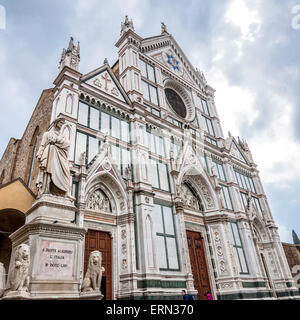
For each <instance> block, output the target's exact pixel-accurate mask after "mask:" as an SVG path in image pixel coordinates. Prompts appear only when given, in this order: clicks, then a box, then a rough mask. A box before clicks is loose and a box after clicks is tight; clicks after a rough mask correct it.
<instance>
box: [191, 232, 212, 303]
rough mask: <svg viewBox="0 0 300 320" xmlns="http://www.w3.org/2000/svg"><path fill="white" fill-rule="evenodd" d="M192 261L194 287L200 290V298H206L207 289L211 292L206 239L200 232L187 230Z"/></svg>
mask: <svg viewBox="0 0 300 320" xmlns="http://www.w3.org/2000/svg"><path fill="white" fill-rule="evenodd" d="M186 234H187V241H188V246H189V253H190V261H191V266H192V273H193V277H194V287H195V289H196V290H198V299H199V300H206V296H205V294H206V293H207V291H209V292H210V293H211V288H210V284H209V277H208V270H207V263H206V258H205V252H204V241H203V238H202V236H201V234H200V233H199V232H193V231H188V230H187V231H186Z"/></svg>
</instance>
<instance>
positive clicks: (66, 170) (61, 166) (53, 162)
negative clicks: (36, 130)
mask: <svg viewBox="0 0 300 320" xmlns="http://www.w3.org/2000/svg"><path fill="white" fill-rule="evenodd" d="M64 123H65V120H64V119H63V118H58V119H56V120H54V121H53V123H52V124H51V126H50V127H49V130H48V131H47V132H45V133H44V135H43V138H42V142H41V146H40V148H39V150H38V153H37V159H38V161H39V173H38V178H37V182H36V185H37V189H38V197H40V196H41V195H42V194H49V193H50V194H54V195H61V196H70V167H69V160H68V152H69V148H70V141H69V137H67V136H66V135H65V134H64V133H63V130H62V129H63V125H64Z"/></svg>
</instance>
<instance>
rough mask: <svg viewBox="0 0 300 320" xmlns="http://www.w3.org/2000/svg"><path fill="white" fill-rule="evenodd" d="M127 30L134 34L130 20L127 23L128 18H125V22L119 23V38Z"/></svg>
mask: <svg viewBox="0 0 300 320" xmlns="http://www.w3.org/2000/svg"><path fill="white" fill-rule="evenodd" d="M128 30H132V31H133V32H134V27H133V22H132V20H130V21H129V19H128V16H127V15H126V16H125V22H124V23H123V22H121V33H120V34H121V36H122V35H123V34H124V33H125V32H127V31H128Z"/></svg>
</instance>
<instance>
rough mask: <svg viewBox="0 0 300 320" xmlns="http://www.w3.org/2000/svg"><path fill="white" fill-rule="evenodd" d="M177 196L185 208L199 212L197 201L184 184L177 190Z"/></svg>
mask: <svg viewBox="0 0 300 320" xmlns="http://www.w3.org/2000/svg"><path fill="white" fill-rule="evenodd" d="M179 195H180V198H181V199H182V201H183V205H184V206H185V207H187V208H189V209H192V210H197V211H199V210H200V207H199V203H198V199H197V198H196V197H195V196H194V194H193V193H192V191H191V190H190V189H189V188H188V187H187V186H186V185H185V184H183V185H181V187H180V188H179Z"/></svg>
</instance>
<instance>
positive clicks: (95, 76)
mask: <svg viewBox="0 0 300 320" xmlns="http://www.w3.org/2000/svg"><path fill="white" fill-rule="evenodd" d="M82 82H84V83H86V84H88V85H90V86H92V87H93V88H95V89H97V90H99V91H101V92H104V93H106V94H108V95H111V96H112V97H114V98H116V99H119V100H121V101H123V102H125V103H130V101H129V98H128V97H127V95H126V93H125V91H124V89H123V88H122V86H121V84H120V83H119V81H118V80H117V78H116V77H115V75H114V74H113V72H112V70H111V69H110V67H109V66H108V65H104V66H103V67H101V68H98V69H96V70H94V71H92V72H90V73H88V74H86V75H85V76H83V77H82Z"/></svg>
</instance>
